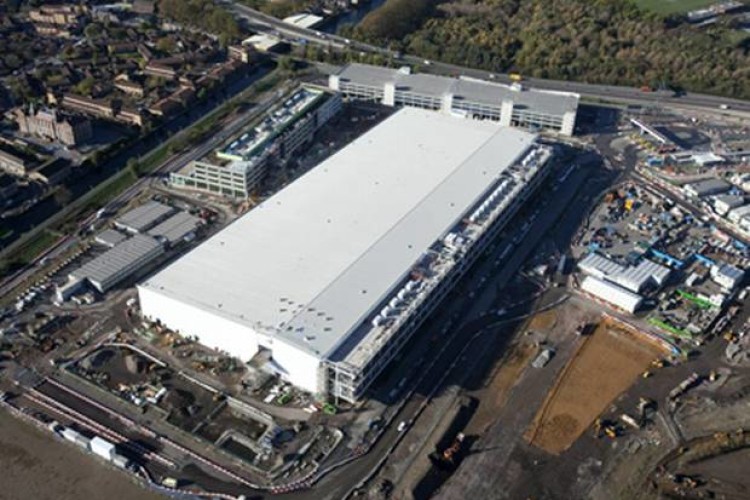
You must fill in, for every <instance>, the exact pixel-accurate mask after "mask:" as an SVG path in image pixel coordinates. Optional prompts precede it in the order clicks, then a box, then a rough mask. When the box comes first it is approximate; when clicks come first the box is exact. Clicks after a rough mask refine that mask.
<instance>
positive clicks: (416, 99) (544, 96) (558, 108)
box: [328, 64, 580, 136]
mask: <svg viewBox="0 0 750 500" xmlns="http://www.w3.org/2000/svg"><path fill="white" fill-rule="evenodd" d="M328 86H329V88H331V89H332V90H336V91H339V92H341V93H342V94H344V96H346V97H348V98H351V99H360V100H367V101H374V102H379V103H382V104H385V105H386V106H412V107H418V108H424V109H432V110H436V111H437V110H439V111H443V112H444V113H448V114H459V115H463V116H468V117H470V118H479V119H489V120H495V121H499V122H500V124H501V125H504V126H512V127H521V128H526V129H532V130H551V131H554V132H558V133H560V134H562V135H567V136H571V135H573V131H574V129H575V122H576V114H577V112H578V101H579V98H580V96H579V95H578V94H572V93H569V92H553V91H547V90H537V89H528V88H525V87H523V85H521V84H514V85H511V86H508V85H501V84H498V83H492V82H487V81H485V80H478V79H473V78H468V77H461V78H449V77H444V76H436V75H428V74H415V73H411V71H410V70H409V68H402V69H392V68H384V67H381V66H369V65H365V64H349V65H347V66H345V67H344V68H343V69H342V70H341V71H339V72H338V73H336V74H333V75H330V77H329V80H328Z"/></svg>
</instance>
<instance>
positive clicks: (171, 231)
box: [148, 212, 201, 245]
mask: <svg viewBox="0 0 750 500" xmlns="http://www.w3.org/2000/svg"><path fill="white" fill-rule="evenodd" d="M200 224H201V221H200V219H199V218H198V217H195V216H193V215H190V214H189V213H187V212H177V213H176V214H175V215H173V216H172V217H170V218H169V219H167V220H165V221H164V222H162V223H160V224H158V225H157V226H155V227H153V228H151V229H149V231H148V234H149V235H151V236H153V237H154V238H156V239H157V240H159V241H162V242H163V243H165V244H167V245H174V244H176V243H179V242H180V241H185V240H189V239H191V238H192V237H193V236H194V235H195V231H196V229H198V226H200Z"/></svg>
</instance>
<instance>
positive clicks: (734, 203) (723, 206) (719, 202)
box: [714, 194, 745, 215]
mask: <svg viewBox="0 0 750 500" xmlns="http://www.w3.org/2000/svg"><path fill="white" fill-rule="evenodd" d="M744 204H745V197H744V196H740V195H737V194H722V195H719V196H717V197H715V198H714V210H716V213H717V214H719V215H726V214H728V213H729V212H730V211H731V210H734V209H735V208H739V207H741V206H742V205H744Z"/></svg>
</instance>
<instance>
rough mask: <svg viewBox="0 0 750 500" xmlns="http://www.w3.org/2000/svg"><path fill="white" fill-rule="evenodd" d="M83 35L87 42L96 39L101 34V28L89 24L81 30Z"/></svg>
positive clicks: (95, 24)
mask: <svg viewBox="0 0 750 500" xmlns="http://www.w3.org/2000/svg"><path fill="white" fill-rule="evenodd" d="M83 34H84V35H86V38H88V39H89V40H93V39H94V38H98V37H99V36H100V35H101V34H102V26H101V25H100V24H98V23H90V24H89V25H88V26H86V27H85V28H84V29H83Z"/></svg>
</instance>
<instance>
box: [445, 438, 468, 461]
mask: <svg viewBox="0 0 750 500" xmlns="http://www.w3.org/2000/svg"><path fill="white" fill-rule="evenodd" d="M465 438H466V436H465V435H464V433H463V432H459V433H458V434H456V439H454V440H453V443H452V444H451V445H450V446H449V447H448V448H446V449H445V450H444V451H443V453H442V454H441V455H440V458H441V459H442V460H444V461H445V462H448V463H450V464H452V463H453V461H454V459H455V456H456V454H457V453H458V452H459V451H460V450H461V446H462V445H463V442H464V439H465Z"/></svg>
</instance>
